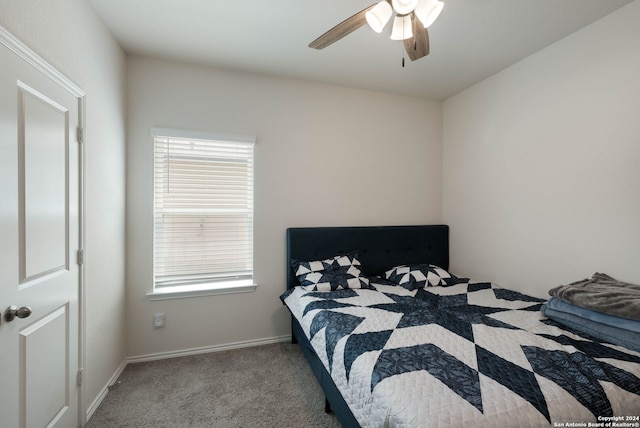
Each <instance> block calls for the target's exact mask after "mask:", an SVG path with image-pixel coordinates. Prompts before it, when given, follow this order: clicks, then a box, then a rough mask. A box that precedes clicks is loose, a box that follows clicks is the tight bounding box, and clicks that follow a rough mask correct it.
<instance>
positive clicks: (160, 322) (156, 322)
mask: <svg viewBox="0 0 640 428" xmlns="http://www.w3.org/2000/svg"><path fill="white" fill-rule="evenodd" d="M153 326H154V327H155V328H161V327H164V314H155V315H154V316H153Z"/></svg>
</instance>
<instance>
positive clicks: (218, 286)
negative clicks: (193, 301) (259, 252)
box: [147, 279, 258, 301]
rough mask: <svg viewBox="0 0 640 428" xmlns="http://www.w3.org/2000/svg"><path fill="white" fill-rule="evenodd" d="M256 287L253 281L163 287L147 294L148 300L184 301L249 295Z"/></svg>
mask: <svg viewBox="0 0 640 428" xmlns="http://www.w3.org/2000/svg"><path fill="white" fill-rule="evenodd" d="M257 286H258V285H257V284H254V283H253V280H250V279H249V280H244V281H229V282H220V283H215V284H198V285H179V286H176V287H165V288H160V289H158V290H154V291H152V292H151V293H147V297H148V298H149V300H151V301H154V300H170V299H186V298H190V297H203V296H215V295H219V294H236V293H251V292H253V291H255V289H256V287H257Z"/></svg>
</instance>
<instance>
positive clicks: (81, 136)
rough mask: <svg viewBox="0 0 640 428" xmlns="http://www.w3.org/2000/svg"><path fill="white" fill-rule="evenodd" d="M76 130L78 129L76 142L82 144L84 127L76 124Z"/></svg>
mask: <svg viewBox="0 0 640 428" xmlns="http://www.w3.org/2000/svg"><path fill="white" fill-rule="evenodd" d="M77 130H78V143H79V144H82V143H84V128H82V127H80V126H78V128H77Z"/></svg>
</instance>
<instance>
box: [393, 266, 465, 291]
mask: <svg viewBox="0 0 640 428" xmlns="http://www.w3.org/2000/svg"><path fill="white" fill-rule="evenodd" d="M385 278H387V279H388V280H389V281H391V282H393V283H395V284H397V285H400V286H402V287H404V288H406V289H407V290H415V289H417V288H424V287H427V286H439V285H444V286H446V285H453V282H455V281H454V280H455V279H457V278H456V277H455V276H453V275H451V274H450V273H449V272H447V271H446V270H444V269H442V268H440V267H438V266H435V265H428V264H416V265H402V266H396V267H394V268H393V269H391V270H388V271H387V272H385ZM447 280H450V281H452V284H448V283H447Z"/></svg>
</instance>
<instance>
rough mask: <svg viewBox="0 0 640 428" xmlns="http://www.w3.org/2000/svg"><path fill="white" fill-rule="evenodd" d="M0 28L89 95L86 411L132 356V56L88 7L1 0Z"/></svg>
mask: <svg viewBox="0 0 640 428" xmlns="http://www.w3.org/2000/svg"><path fill="white" fill-rule="evenodd" d="M0 11H1V12H0V25H2V26H3V27H4V28H6V29H7V30H8V31H9V32H11V33H12V34H13V35H15V36H16V37H17V38H19V39H20V40H21V41H22V42H23V43H25V44H26V45H27V46H29V47H30V48H31V49H32V50H33V51H35V52H36V53H38V54H39V55H40V56H42V57H43V58H44V59H45V60H47V61H48V62H49V63H50V64H52V65H53V66H54V67H56V68H57V69H58V70H60V71H61V72H62V73H63V74H65V75H66V76H67V77H68V78H70V79H71V80H72V81H73V82H74V83H75V84H77V85H78V86H80V87H81V88H82V89H83V90H84V91H85V92H86V94H87V95H86V119H87V128H86V145H85V150H86V165H85V167H86V243H87V246H86V264H85V267H86V284H85V285H86V303H87V304H86V314H87V319H86V339H87V342H86V348H87V354H86V357H87V359H86V364H85V381H86V383H85V387H84V407H85V409H84V410H86V409H87V408H88V406H90V405H91V404H92V403H93V401H94V400H95V399H96V398H97V397H98V396H99V395H100V393H101V392H102V391H103V389H104V388H105V386H106V385H107V383H108V381H109V379H110V378H111V376H112V375H113V374H114V373H115V372H116V370H117V369H118V367H119V366H120V365H121V364H122V362H123V360H124V358H125V357H126V355H127V353H126V340H125V337H126V332H125V328H126V325H125V312H124V309H125V304H124V299H125V283H124V266H125V258H124V256H125V255H124V250H125V247H124V233H125V223H124V211H125V206H124V202H125V199H124V185H125V168H124V166H125V157H124V156H125V134H124V132H125V104H124V77H125V56H124V54H123V52H122V51H121V49H120V48H119V47H118V45H117V44H116V43H115V41H114V40H113V38H112V37H111V35H110V34H109V32H108V31H107V30H106V29H105V27H104V26H103V25H102V23H101V22H100V20H99V19H98V18H97V16H96V15H95V13H94V12H93V9H92V8H91V7H90V6H89V4H88V3H87V2H86V1H83V0H50V1H46V2H41V1H35V0H21V1H14V0H0Z"/></svg>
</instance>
